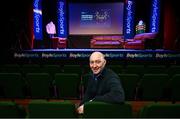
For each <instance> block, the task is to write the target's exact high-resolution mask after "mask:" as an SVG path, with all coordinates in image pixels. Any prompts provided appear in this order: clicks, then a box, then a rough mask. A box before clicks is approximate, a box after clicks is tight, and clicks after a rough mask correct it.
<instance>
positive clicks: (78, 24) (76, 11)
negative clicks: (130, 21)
mask: <svg viewBox="0 0 180 119" xmlns="http://www.w3.org/2000/svg"><path fill="white" fill-rule="evenodd" d="M123 11H124V3H123V2H116V3H69V34H70V35H91V34H92V35H93V34H98V35H102V34H123V13H124V12H123Z"/></svg>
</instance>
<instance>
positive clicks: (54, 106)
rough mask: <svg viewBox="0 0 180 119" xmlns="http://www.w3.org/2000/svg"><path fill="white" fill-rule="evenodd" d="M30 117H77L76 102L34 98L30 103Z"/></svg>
mask: <svg viewBox="0 0 180 119" xmlns="http://www.w3.org/2000/svg"><path fill="white" fill-rule="evenodd" d="M28 117H29V118H75V117H76V112H75V104H73V103H72V102H70V101H64V102H57V101H56V102H55V101H54V102H53V101H45V100H33V101H31V102H30V103H29V104H28Z"/></svg>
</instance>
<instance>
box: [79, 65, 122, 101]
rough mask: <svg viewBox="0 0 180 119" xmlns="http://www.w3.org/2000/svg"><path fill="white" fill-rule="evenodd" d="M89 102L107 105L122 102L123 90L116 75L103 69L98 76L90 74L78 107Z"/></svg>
mask: <svg viewBox="0 0 180 119" xmlns="http://www.w3.org/2000/svg"><path fill="white" fill-rule="evenodd" d="M96 78H97V80H96ZM91 100H92V101H102V102H107V103H122V102H124V101H125V94H124V89H123V88H122V85H121V81H120V79H119V77H118V75H117V74H116V73H114V72H113V71H112V70H110V69H107V68H104V69H103V71H102V72H101V73H100V74H99V75H98V76H95V75H93V74H92V73H91V76H90V78H89V81H88V86H87V89H86V92H85V95H84V98H83V100H82V101H81V103H80V105H82V104H84V103H85V102H89V101H91Z"/></svg>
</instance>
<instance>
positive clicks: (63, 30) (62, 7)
mask: <svg viewBox="0 0 180 119" xmlns="http://www.w3.org/2000/svg"><path fill="white" fill-rule="evenodd" d="M57 17H58V34H57V35H58V37H62V38H67V19H66V2H65V0H59V1H58V3H57Z"/></svg>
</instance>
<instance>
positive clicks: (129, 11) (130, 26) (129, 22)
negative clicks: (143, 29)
mask: <svg viewBox="0 0 180 119" xmlns="http://www.w3.org/2000/svg"><path fill="white" fill-rule="evenodd" d="M133 11H134V1H133V0H127V3H126V16H125V30H124V32H125V38H126V39H129V38H133V37H134V13H133Z"/></svg>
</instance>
